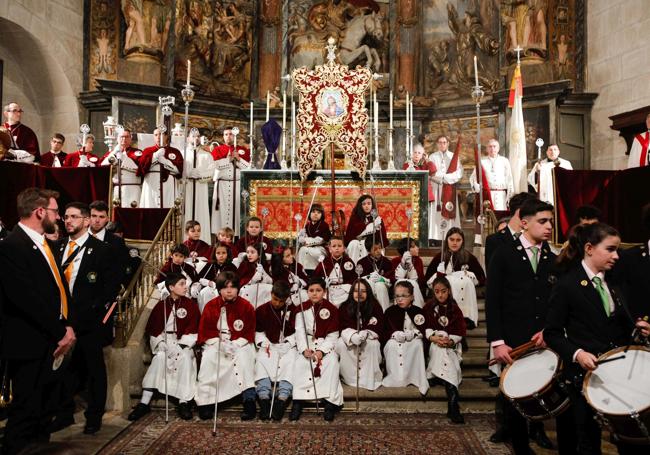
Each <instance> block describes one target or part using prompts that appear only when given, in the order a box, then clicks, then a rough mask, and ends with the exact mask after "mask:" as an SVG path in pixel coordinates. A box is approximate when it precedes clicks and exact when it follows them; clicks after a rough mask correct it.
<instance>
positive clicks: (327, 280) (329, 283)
mask: <svg viewBox="0 0 650 455" xmlns="http://www.w3.org/2000/svg"><path fill="white" fill-rule="evenodd" d="M331 284H333V283H332V279H331V278H330V277H327V278H325V287H326V288H328V287H330V285H331Z"/></svg>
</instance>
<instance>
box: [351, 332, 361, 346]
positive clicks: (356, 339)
mask: <svg viewBox="0 0 650 455" xmlns="http://www.w3.org/2000/svg"><path fill="white" fill-rule="evenodd" d="M350 343H352V344H353V345H355V346H359V345H360V344H361V336H360V335H359V333H353V334H352V336H351V337H350Z"/></svg>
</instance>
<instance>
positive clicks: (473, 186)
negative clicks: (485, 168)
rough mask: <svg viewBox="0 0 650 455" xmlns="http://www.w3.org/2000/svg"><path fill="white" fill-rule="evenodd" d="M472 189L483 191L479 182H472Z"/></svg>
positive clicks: (476, 191)
mask: <svg viewBox="0 0 650 455" xmlns="http://www.w3.org/2000/svg"><path fill="white" fill-rule="evenodd" d="M472 189H473V190H474V192H475V193H478V192H479V191H481V186H480V185H479V184H478V183H474V184H472Z"/></svg>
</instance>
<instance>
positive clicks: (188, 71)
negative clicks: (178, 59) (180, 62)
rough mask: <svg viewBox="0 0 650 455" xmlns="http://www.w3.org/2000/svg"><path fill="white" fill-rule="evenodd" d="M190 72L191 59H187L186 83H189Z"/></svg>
mask: <svg viewBox="0 0 650 455" xmlns="http://www.w3.org/2000/svg"><path fill="white" fill-rule="evenodd" d="M191 72H192V61H191V60H188V61H187V85H190V73H191Z"/></svg>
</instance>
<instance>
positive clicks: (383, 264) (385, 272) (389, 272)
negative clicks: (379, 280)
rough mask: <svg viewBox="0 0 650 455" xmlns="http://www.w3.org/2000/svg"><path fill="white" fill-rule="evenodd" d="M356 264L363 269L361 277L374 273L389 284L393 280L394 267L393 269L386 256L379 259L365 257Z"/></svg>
mask: <svg viewBox="0 0 650 455" xmlns="http://www.w3.org/2000/svg"><path fill="white" fill-rule="evenodd" d="M357 264H358V265H360V266H361V267H363V272H362V273H361V276H366V275H370V274H371V273H372V272H375V271H376V272H377V273H379V275H381V276H383V277H384V278H386V279H388V280H389V281H390V282H391V283H392V282H393V280H395V267H393V264H392V262H391V261H390V260H389V259H388V258H387V257H386V256H382V257H380V258H379V259H374V258H372V257H370V256H365V257H362V258H361V259H359V262H357Z"/></svg>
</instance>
